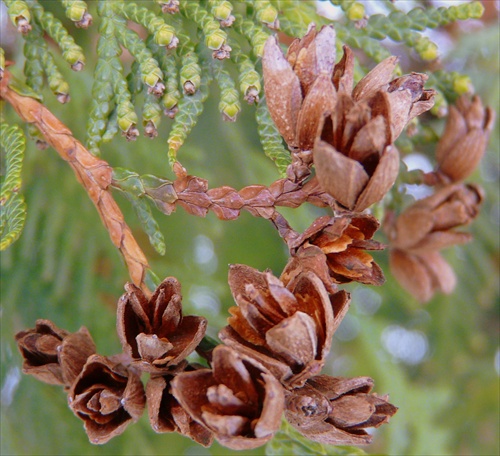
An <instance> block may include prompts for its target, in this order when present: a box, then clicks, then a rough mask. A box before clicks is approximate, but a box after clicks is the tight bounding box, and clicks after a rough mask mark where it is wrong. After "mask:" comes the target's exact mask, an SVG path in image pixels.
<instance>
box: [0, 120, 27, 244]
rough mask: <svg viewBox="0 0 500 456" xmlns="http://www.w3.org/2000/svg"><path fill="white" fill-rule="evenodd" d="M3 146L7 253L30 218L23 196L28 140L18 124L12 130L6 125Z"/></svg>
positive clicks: (1, 239) (0, 135)
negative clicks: (22, 174) (23, 170)
mask: <svg viewBox="0 0 500 456" xmlns="http://www.w3.org/2000/svg"><path fill="white" fill-rule="evenodd" d="M0 146H1V148H2V162H3V163H4V169H2V179H1V181H0V189H1V190H0V250H5V249H6V248H7V247H9V246H10V245H11V244H12V243H13V242H15V241H16V240H17V239H18V238H19V236H20V235H21V232H22V231H23V228H24V222H25V219H26V204H25V203H24V196H23V195H21V194H20V193H19V190H20V189H21V183H22V182H21V171H22V166H23V159H24V150H25V147H26V138H25V137H24V135H23V132H22V131H21V129H20V128H19V127H18V126H17V125H14V126H12V127H9V126H8V125H7V124H6V123H4V122H2V123H0Z"/></svg>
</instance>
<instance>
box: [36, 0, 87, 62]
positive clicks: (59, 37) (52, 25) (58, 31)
mask: <svg viewBox="0 0 500 456" xmlns="http://www.w3.org/2000/svg"><path fill="white" fill-rule="evenodd" d="M27 3H28V5H29V7H30V9H31V11H32V12H33V15H34V17H35V19H36V21H37V22H38V23H39V24H40V26H41V28H42V29H43V30H44V31H46V32H47V34H48V35H49V36H50V37H51V38H52V39H53V40H54V41H55V42H56V43H57V44H58V45H59V47H60V48H61V51H62V56H63V58H64V60H66V62H68V63H69V64H70V65H71V68H72V69H73V70H75V71H80V70H81V69H82V68H83V65H85V55H84V54H83V50H82V48H81V47H80V46H78V45H77V44H76V43H75V40H74V39H73V37H72V36H71V35H70V34H69V33H68V31H67V30H66V29H65V28H64V26H63V25H62V23H61V21H60V20H59V19H57V18H55V17H54V15H53V14H52V13H48V12H46V11H45V10H44V9H43V7H42V6H41V5H40V4H39V3H38V2H36V1H35V0H28V2H27Z"/></svg>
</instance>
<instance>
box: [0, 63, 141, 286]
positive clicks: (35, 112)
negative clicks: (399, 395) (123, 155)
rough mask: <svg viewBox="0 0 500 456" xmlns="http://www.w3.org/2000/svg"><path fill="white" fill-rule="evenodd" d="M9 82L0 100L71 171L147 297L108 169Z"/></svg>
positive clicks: (0, 87) (135, 249)
mask: <svg viewBox="0 0 500 456" xmlns="http://www.w3.org/2000/svg"><path fill="white" fill-rule="evenodd" d="M8 79H9V75H8V73H7V72H6V74H5V75H4V78H3V79H2V81H1V82H0V98H3V99H4V100H5V101H7V102H8V103H10V105H11V106H12V107H13V108H14V109H15V111H16V112H17V114H18V115H19V117H21V119H22V120H23V121H25V122H27V123H29V124H33V125H35V126H36V127H37V128H38V129H39V130H40V132H41V133H42V135H43V136H44V138H45V140H46V141H47V143H48V144H49V145H51V146H52V147H53V148H54V149H55V150H56V151H57V152H58V154H59V155H60V157H61V158H62V159H63V160H64V161H66V162H67V163H68V164H69V165H70V166H71V168H73V171H74V172H75V175H76V178H77V179H78V181H79V182H80V183H81V184H82V186H83V188H84V189H85V191H86V192H87V194H88V195H89V197H90V199H91V200H92V202H93V203H94V205H95V207H96V209H97V212H98V213H99V215H100V217H101V220H102V222H103V223H104V226H105V227H106V229H107V230H108V232H109V235H110V237H111V241H112V242H113V244H114V245H115V246H116V247H117V248H118V249H119V250H120V252H121V254H122V255H123V259H124V260H125V263H126V265H127V268H128V271H129V275H130V278H131V280H132V282H133V283H134V284H135V285H137V286H138V287H140V288H141V289H142V291H143V292H144V293H145V294H147V295H150V290H149V288H148V287H147V285H146V284H145V282H144V280H145V277H146V271H147V270H148V269H149V265H148V262H147V259H146V257H145V255H144V253H143V252H142V250H141V248H140V247H139V244H137V242H136V240H135V238H134V236H133V235H132V231H131V230H130V228H129V227H128V225H127V224H126V223H125V219H124V217H123V214H122V212H121V210H120V208H119V207H118V205H117V204H116V202H115V200H114V199H113V197H112V195H111V193H110V192H109V190H108V188H109V185H110V184H111V179H112V168H111V166H109V164H108V163H107V162H105V161H104V160H101V159H98V158H96V157H95V156H93V155H92V154H91V153H90V152H89V151H88V150H87V149H86V148H85V147H84V146H83V145H82V143H81V142H80V141H78V140H77V139H76V138H74V137H73V135H72V133H71V131H70V130H69V129H68V128H67V127H66V126H65V125H64V124H63V123H62V122H61V121H60V120H59V119H57V117H55V116H54V115H53V114H52V113H51V112H50V111H49V110H48V109H47V108H46V107H45V106H43V105H42V104H41V103H39V102H38V101H37V100H35V99H34V98H30V97H27V96H23V95H20V94H18V93H17V92H15V91H14V90H12V89H11V88H10V87H9V86H8Z"/></svg>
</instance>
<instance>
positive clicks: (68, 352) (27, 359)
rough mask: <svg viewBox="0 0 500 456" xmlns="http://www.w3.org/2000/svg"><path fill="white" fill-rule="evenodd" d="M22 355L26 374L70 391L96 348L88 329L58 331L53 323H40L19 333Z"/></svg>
mask: <svg viewBox="0 0 500 456" xmlns="http://www.w3.org/2000/svg"><path fill="white" fill-rule="evenodd" d="M15 337H16V341H17V346H18V348H19V351H20V352H21V354H22V355H23V372H24V373H25V374H29V375H33V376H34V377H35V378H37V379H38V380H41V381H42V382H45V383H50V384H53V385H63V386H64V387H66V388H69V387H70V386H71V384H72V383H73V381H74V380H75V378H76V377H77V376H78V374H79V373H80V372H81V370H82V368H83V366H84V364H85V362H86V361H87V358H88V357H89V356H90V355H92V354H94V353H95V352H96V347H95V344H94V341H93V340H92V337H91V336H90V333H89V332H88V330H87V328H85V327H84V326H82V327H81V328H80V329H79V330H78V331H77V332H76V333H70V332H68V331H66V330H64V329H60V328H58V327H57V326H56V325H55V324H54V323H52V322H51V321H50V320H37V321H36V326H35V328H33V329H28V330H26V331H20V332H18V333H17V334H16V336H15Z"/></svg>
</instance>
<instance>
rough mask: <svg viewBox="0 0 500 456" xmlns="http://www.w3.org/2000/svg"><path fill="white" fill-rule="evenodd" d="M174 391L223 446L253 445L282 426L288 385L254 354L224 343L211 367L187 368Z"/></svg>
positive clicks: (173, 381)
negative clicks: (284, 384) (190, 369)
mask: <svg viewBox="0 0 500 456" xmlns="http://www.w3.org/2000/svg"><path fill="white" fill-rule="evenodd" d="M171 385H172V394H173V395H174V396H175V398H176V399H177V400H178V401H179V403H180V404H181V405H182V407H183V408H184V409H185V410H187V412H188V413H189V414H190V415H191V416H192V417H193V418H194V419H195V420H196V421H198V422H199V423H201V424H202V425H203V426H205V427H206V428H207V429H209V430H210V431H212V432H213V433H214V436H215V438H216V439H217V440H218V441H219V442H220V443H221V444H222V445H224V446H226V447H228V448H231V449H234V450H248V449H251V448H256V447H258V446H261V445H263V444H264V443H266V442H267V441H269V440H270V439H271V438H272V437H273V435H274V433H275V432H276V431H277V430H278V429H279V427H280V424H281V416H282V414H283V406H284V392H283V387H282V386H281V385H280V383H279V382H278V380H276V378H274V376H273V375H271V373H270V372H269V371H268V370H267V369H266V368H265V367H264V366H262V365H261V364H259V363H258V362H257V361H256V360H255V359H253V358H251V357H248V356H246V355H244V354H242V353H237V352H236V351H235V350H233V349H232V348H229V347H225V346H223V345H219V346H218V347H216V348H215V349H214V351H213V357H212V369H199V370H195V371H193V372H182V373H180V374H178V375H176V376H175V378H174V379H173V380H172V382H171Z"/></svg>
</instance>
